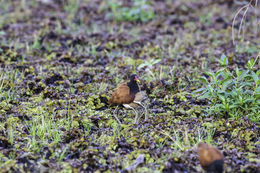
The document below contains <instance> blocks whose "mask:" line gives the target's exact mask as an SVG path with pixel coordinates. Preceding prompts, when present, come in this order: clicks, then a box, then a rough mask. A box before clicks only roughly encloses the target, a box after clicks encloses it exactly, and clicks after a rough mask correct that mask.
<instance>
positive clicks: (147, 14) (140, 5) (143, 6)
mask: <svg viewBox="0 0 260 173" xmlns="http://www.w3.org/2000/svg"><path fill="white" fill-rule="evenodd" d="M108 5H109V7H110V8H111V10H112V13H113V17H114V18H115V19H116V20H117V21H131V22H132V21H141V22H147V21H149V20H152V19H153V18H154V10H153V8H152V7H151V6H150V4H149V3H148V1H147V0H134V1H133V5H132V6H131V7H124V6H122V2H121V1H119V0H109V1H108Z"/></svg>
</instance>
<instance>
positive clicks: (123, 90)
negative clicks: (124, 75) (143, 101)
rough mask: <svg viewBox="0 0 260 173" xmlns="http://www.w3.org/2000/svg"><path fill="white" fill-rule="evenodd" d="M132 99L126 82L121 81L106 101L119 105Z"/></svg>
mask: <svg viewBox="0 0 260 173" xmlns="http://www.w3.org/2000/svg"><path fill="white" fill-rule="evenodd" d="M133 100H134V96H132V95H130V88H129V87H128V86H127V84H126V83H123V84H121V85H119V86H118V87H117V88H116V90H115V91H114V93H113V94H112V96H111V98H110V99H109V101H108V102H109V104H116V105H119V104H127V103H131V102H132V101H133Z"/></svg>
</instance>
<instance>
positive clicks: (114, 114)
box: [113, 106, 121, 124]
mask: <svg viewBox="0 0 260 173" xmlns="http://www.w3.org/2000/svg"><path fill="white" fill-rule="evenodd" d="M117 109H118V106H117V107H116V108H115V110H114V111H113V116H114V117H115V118H116V120H117V121H118V123H119V124H121V122H120V120H119V119H118V117H117V115H116V113H115V112H116V110H117Z"/></svg>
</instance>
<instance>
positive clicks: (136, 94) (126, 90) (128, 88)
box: [108, 74, 147, 123]
mask: <svg viewBox="0 0 260 173" xmlns="http://www.w3.org/2000/svg"><path fill="white" fill-rule="evenodd" d="M137 82H138V83H140V81H139V79H138V76H137V75H136V74H132V75H131V76H130V81H129V82H127V83H123V84H121V85H119V86H118V87H117V88H116V90H115V91H114V92H113V94H112V96H111V98H110V99H109V100H108V103H109V104H110V105H111V106H118V105H123V106H124V107H125V108H127V109H132V110H133V111H134V112H135V114H136V116H135V120H134V123H137V121H138V114H137V112H136V110H135V108H137V107H138V105H140V106H141V107H143V108H144V109H145V111H146V108H145V107H144V106H143V105H142V104H141V101H142V100H143V99H144V97H145V96H146V94H145V92H144V91H140V89H139V86H138V84H137ZM114 116H115V118H116V119H117V121H118V122H119V123H120V121H119V119H118V118H117V116H116V115H115V114H114ZM146 119H147V117H146V114H145V120H146Z"/></svg>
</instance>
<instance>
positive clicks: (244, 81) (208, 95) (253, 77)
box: [194, 55, 260, 122]
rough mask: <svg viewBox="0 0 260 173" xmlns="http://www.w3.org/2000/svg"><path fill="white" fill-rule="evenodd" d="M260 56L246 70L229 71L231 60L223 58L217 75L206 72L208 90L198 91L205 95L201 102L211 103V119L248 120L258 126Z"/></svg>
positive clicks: (202, 96)
mask: <svg viewBox="0 0 260 173" xmlns="http://www.w3.org/2000/svg"><path fill="white" fill-rule="evenodd" d="M258 58H259V55H258V56H257V57H256V59H255V60H254V59H251V60H249V61H248V63H247V67H246V69H241V70H239V69H238V68H236V69H235V71H231V70H229V69H228V67H227V65H228V59H227V57H226V56H225V55H222V57H221V60H220V61H219V63H220V65H221V66H222V68H221V69H219V70H218V71H217V72H206V73H205V74H206V75H207V76H209V79H207V78H206V77H201V78H200V81H201V82H202V83H203V84H204V87H202V88H200V89H198V90H196V91H194V93H201V95H200V96H199V98H200V99H208V100H209V101H210V105H209V108H208V109H207V112H208V114H210V115H219V116H223V115H229V116H230V117H233V118H239V117H242V116H248V117H249V119H251V120H252V121H254V122H259V120H260V111H259V110H260V87H259V84H260V80H259V75H260V70H259V69H257V70H255V69H256V68H255V66H257V63H259V62H258Z"/></svg>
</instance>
